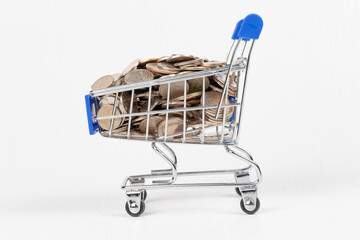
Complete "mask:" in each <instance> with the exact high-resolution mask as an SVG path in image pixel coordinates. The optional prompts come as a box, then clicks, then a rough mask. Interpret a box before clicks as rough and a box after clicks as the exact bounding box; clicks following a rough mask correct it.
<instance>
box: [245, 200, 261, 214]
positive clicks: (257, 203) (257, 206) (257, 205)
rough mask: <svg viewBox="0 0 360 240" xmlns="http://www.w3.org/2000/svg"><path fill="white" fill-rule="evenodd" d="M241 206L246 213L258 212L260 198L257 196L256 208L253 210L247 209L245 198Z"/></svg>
mask: <svg viewBox="0 0 360 240" xmlns="http://www.w3.org/2000/svg"><path fill="white" fill-rule="evenodd" d="M240 207H241V209H242V210H243V211H244V212H245V213H247V214H254V213H256V212H257V211H258V210H259V208H260V200H259V199H258V198H256V208H255V209H254V210H252V211H249V210H247V209H246V208H245V204H244V200H243V199H241V200H240Z"/></svg>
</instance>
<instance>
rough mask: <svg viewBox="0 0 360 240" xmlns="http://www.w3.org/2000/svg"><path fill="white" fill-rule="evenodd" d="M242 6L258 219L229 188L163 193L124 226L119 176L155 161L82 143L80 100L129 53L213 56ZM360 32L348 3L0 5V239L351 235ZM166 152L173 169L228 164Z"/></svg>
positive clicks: (141, 152)
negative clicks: (247, 27)
mask: <svg viewBox="0 0 360 240" xmlns="http://www.w3.org/2000/svg"><path fill="white" fill-rule="evenodd" d="M253 12H255V13H258V14H260V15H261V16H262V18H263V20H264V29H263V32H262V35H261V38H260V40H259V41H257V43H256V44H255V47H254V51H253V56H252V63H251V66H250V72H249V82H248V83H249V84H248V89H247V95H246V106H245V109H244V115H243V117H244V118H243V122H242V130H243V131H242V133H241V140H240V145H241V146H243V147H245V148H246V149H249V150H250V151H251V153H252V154H253V155H254V157H255V160H256V161H257V162H258V163H259V164H260V166H261V167H262V171H263V174H264V181H263V183H262V184H261V186H260V189H259V197H260V200H261V209H260V211H259V212H258V214H256V215H254V216H248V215H245V214H244V213H243V212H242V211H241V209H240V207H239V200H240V199H239V197H238V196H237V195H236V194H235V191H234V189H227V188H225V189H199V190H198V189H191V190H189V189H185V190H177V191H175V190H162V191H149V192H148V199H147V201H146V210H145V213H144V214H143V215H142V216H141V217H140V218H131V217H129V216H128V215H127V214H126V212H125V209H124V204H125V199H126V198H125V193H124V192H123V191H121V189H120V185H121V182H122V179H123V178H124V177H125V176H127V175H129V174H138V173H148V172H149V171H150V170H151V169H156V168H165V167H167V166H166V165H165V163H163V162H162V161H160V159H159V157H157V156H156V154H155V153H153V151H152V149H151V147H150V144H149V143H144V142H136V141H124V140H113V139H107V138H102V137H100V136H99V135H96V136H89V135H88V130H87V122H86V114H85V104H84V95H85V94H86V93H88V91H89V90H90V86H91V84H92V83H93V82H94V81H95V80H96V79H97V78H99V77H101V76H102V75H106V74H112V73H117V72H121V71H122V69H123V68H124V67H126V66H127V64H128V63H130V62H131V61H132V60H134V59H135V58H138V57H139V58H142V59H146V58H149V57H160V56H163V55H167V54H172V53H187V54H194V55H196V56H200V57H207V58H209V59H217V60H223V59H225V57H226V53H227V50H228V48H229V47H230V43H231V41H230V37H231V34H232V31H233V29H234V27H235V24H236V22H237V21H238V20H239V19H241V18H243V17H244V16H246V15H247V14H249V13H253ZM359 22H360V4H359V1H356V0H354V1H329V0H327V1H325V0H324V1H313V0H307V1H300V0H299V1H286V0H283V1H279V0H278V1H250V0H249V1H243V0H241V1H239V0H237V1H165V0H164V1H1V5H0V26H1V32H0V34H1V36H0V43H1V44H0V61H1V62H0V64H1V70H0V71H1V72H0V74H1V78H0V79H1V101H0V107H1V118H0V119H1V120H0V121H1V128H2V131H1V160H0V239H37V240H40V239H127V238H129V239H130V238H131V239H140V237H143V239H145V238H148V239H187V238H192V237H196V238H200V239H221V238H243V239H265V238H266V239H275V238H276V239H314V238H315V237H316V238H323V239H335V238H336V239H339V238H341V239H359V238H360V231H359V229H358V227H359V225H358V224H359V223H358V218H359V214H360V207H359V202H360V173H359V170H360V164H359V160H360V159H359V158H360V127H359V125H360V112H359V105H360V96H359V93H360V73H359V53H360V47H359V46H360V45H359V43H360V26H359ZM171 146H173V148H174V150H175V151H176V153H177V154H178V158H179V169H180V170H205V169H219V168H232V167H238V166H239V163H238V160H237V159H235V158H232V157H231V156H230V155H229V154H227V153H226V152H225V150H224V149H223V147H221V146H215V147H212V146H193V145H185V146H184V145H179V144H178V145H174V144H173V145H171ZM215 180H222V179H218V178H216V179H215ZM229 180H232V178H230V179H229Z"/></svg>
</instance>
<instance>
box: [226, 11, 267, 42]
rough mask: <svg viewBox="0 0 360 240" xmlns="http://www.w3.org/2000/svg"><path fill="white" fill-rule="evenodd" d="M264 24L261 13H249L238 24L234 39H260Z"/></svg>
mask: <svg viewBox="0 0 360 240" xmlns="http://www.w3.org/2000/svg"><path fill="white" fill-rule="evenodd" d="M263 25H264V23H263V20H262V19H261V17H260V16H259V15H257V14H255V13H252V14H249V15H247V16H246V17H245V18H244V19H242V20H240V21H239V22H238V23H237V24H236V27H235V31H234V33H233V36H232V39H233V40H237V39H239V38H241V39H242V40H244V41H249V40H250V39H259V36H260V33H261V30H262V28H263Z"/></svg>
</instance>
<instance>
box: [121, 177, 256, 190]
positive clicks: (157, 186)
mask: <svg viewBox="0 0 360 240" xmlns="http://www.w3.org/2000/svg"><path fill="white" fill-rule="evenodd" d="M189 187H232V188H233V187H243V188H244V189H246V188H249V189H253V188H256V185H255V184H247V183H236V182H234V183H225V182H224V183H218V182H216V183H202V182H201V183H200V182H199V183H181V184H179V183H178V184H152V185H150V184H136V185H133V186H127V181H126V179H125V180H124V182H123V185H122V188H123V189H152V190H155V189H161V188H189Z"/></svg>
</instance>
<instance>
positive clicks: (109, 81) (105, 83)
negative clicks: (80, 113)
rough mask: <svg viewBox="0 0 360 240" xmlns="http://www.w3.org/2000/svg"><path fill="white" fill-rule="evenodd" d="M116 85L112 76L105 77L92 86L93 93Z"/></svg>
mask: <svg viewBox="0 0 360 240" xmlns="http://www.w3.org/2000/svg"><path fill="white" fill-rule="evenodd" d="M113 83H114V77H113V76H111V75H105V76H103V77H101V78H99V79H98V80H96V81H95V82H94V84H93V85H92V86H91V89H92V90H93V91H95V90H99V89H104V88H108V87H111V86H112V85H113Z"/></svg>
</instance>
